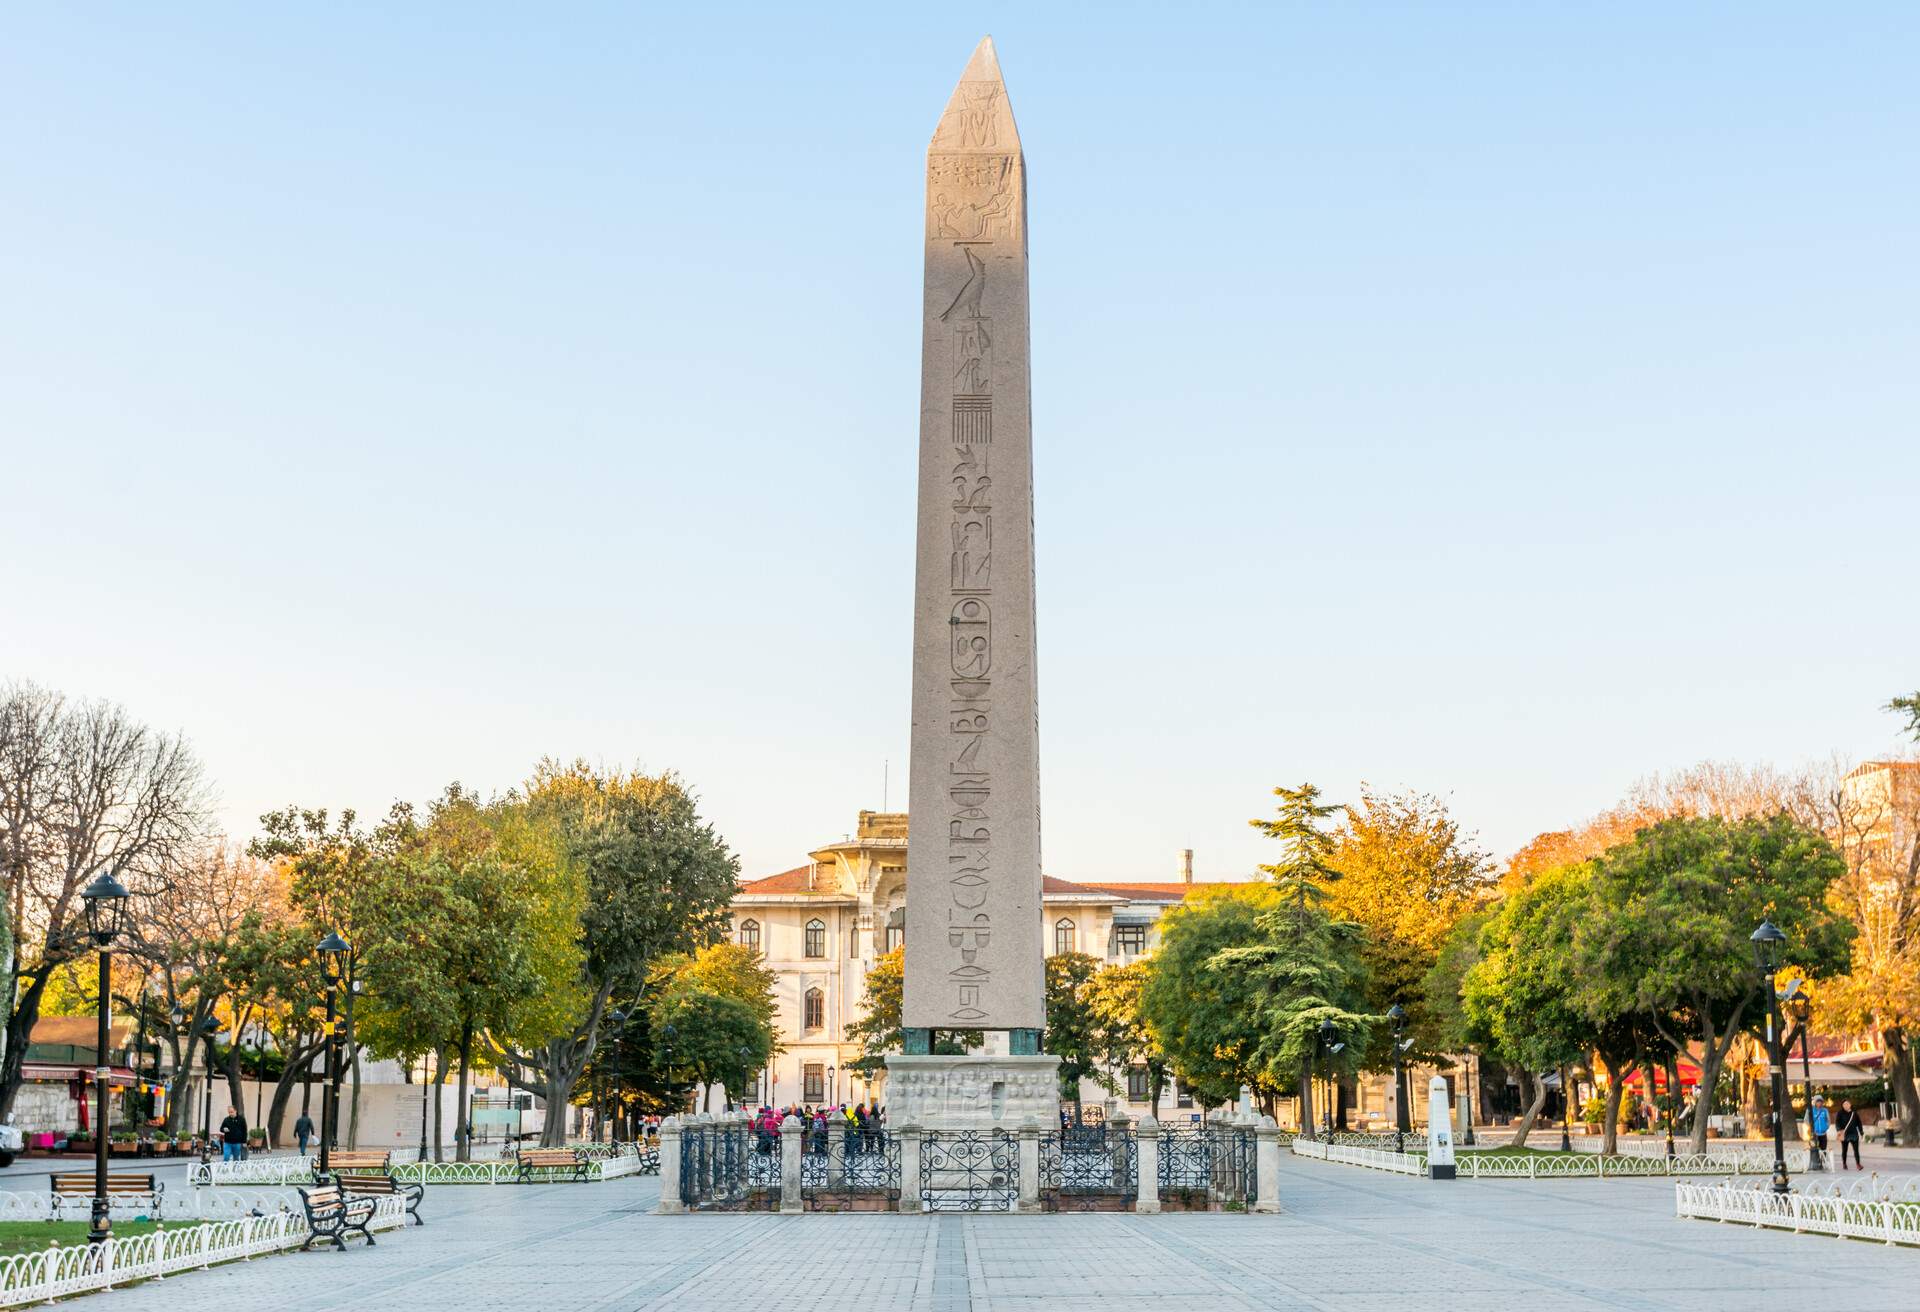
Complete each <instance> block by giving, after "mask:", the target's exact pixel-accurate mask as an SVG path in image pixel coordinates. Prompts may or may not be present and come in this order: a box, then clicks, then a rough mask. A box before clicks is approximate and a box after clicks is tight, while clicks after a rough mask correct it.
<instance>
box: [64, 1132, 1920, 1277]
mask: <svg viewBox="0 0 1920 1312" xmlns="http://www.w3.org/2000/svg"><path fill="white" fill-rule="evenodd" d="M1281 1189H1282V1200H1283V1202H1284V1204H1285V1206H1286V1209H1287V1210H1286V1212H1285V1213H1284V1214H1283V1215H1280V1216H1277V1217H1257V1216H1239V1215H1217V1214H1216V1215H1169V1216H1159V1217H1145V1216H1141V1217H1136V1216H1130V1215H1124V1214H1095V1215H1068V1216H1041V1217H1010V1216H938V1217H901V1216H881V1215H851V1216H792V1217H787V1216H771V1215H765V1214H760V1215H709V1216H690V1217H662V1216H653V1215H651V1214H650V1209H651V1208H652V1206H653V1203H654V1199H655V1196H656V1193H657V1190H658V1184H657V1182H656V1181H654V1180H652V1179H630V1180H620V1181H614V1182H610V1183H608V1184H604V1185H536V1186H529V1187H525V1188H521V1187H518V1186H501V1187H495V1188H483V1187H466V1188H453V1187H445V1188H439V1189H433V1190H430V1191H429V1192H428V1195H427V1209H426V1214H427V1216H428V1217H429V1218H431V1223H430V1224H429V1225H428V1226H426V1227H425V1228H423V1229H416V1230H408V1231H406V1232H404V1233H402V1234H396V1235H392V1236H388V1237H385V1238H382V1240H381V1241H380V1245H379V1247H377V1248H375V1249H372V1250H370V1251H369V1250H366V1249H364V1248H362V1247H360V1246H358V1245H356V1246H355V1247H354V1248H353V1250H352V1251H350V1252H348V1253H346V1254H339V1253H322V1252H313V1253H308V1254H291V1255H287V1256H278V1257H271V1258H262V1259H259V1260H257V1261H254V1262H251V1263H240V1264H235V1265H233V1266H230V1267H225V1268H221V1269H218V1270H214V1271H207V1272H197V1273H194V1274H190V1275H184V1276H177V1277H173V1278H170V1279H168V1280H166V1281H162V1282H158V1283H153V1284H148V1285H144V1286H140V1287H138V1288H134V1289H129V1290H124V1291H115V1292H112V1293H107V1294H98V1295H92V1296H90V1297H89V1299H88V1301H87V1303H86V1306H87V1307H88V1308H89V1309H97V1312H135V1310H137V1309H149V1308H150V1309H155V1310H156V1312H158V1310H160V1309H170V1310H177V1309H178V1308H180V1307H182V1306H193V1305H200V1306H214V1307H222V1308H237V1309H247V1310H248V1312H252V1310H253V1309H285V1310H286V1312H323V1310H324V1309H358V1308H367V1309H372V1308H380V1309H389V1310H390V1309H394V1308H403V1309H406V1310H407V1312H436V1310H438V1309H460V1310H462V1312H471V1309H477V1308H540V1309H552V1310H553V1312H575V1310H578V1312H586V1310H587V1309H617V1310H619V1312H640V1310H641V1309H666V1308H675V1309H690V1310H695V1312H708V1310H709V1309H711V1312H756V1310H757V1309H760V1308H767V1309H779V1310H780V1312H789V1310H791V1312H808V1310H810V1309H820V1310H821V1312H827V1310H828V1309H831V1310H832V1312H845V1310H846V1309H850V1308H851V1309H876V1308H879V1309H884V1308H900V1309H914V1310H919V1309H925V1310H927V1312H975V1310H977V1309H996V1310H997V1312H1123V1310H1124V1312H1134V1309H1137V1308H1138V1307H1139V1306H1140V1305H1141V1303H1142V1301H1143V1300H1150V1299H1168V1298H1171V1299H1177V1300H1186V1301H1187V1302H1188V1305H1191V1306H1197V1307H1207V1308H1246V1309H1256V1308H1257V1309H1261V1310H1262V1312H1272V1310H1274V1309H1291V1308H1382V1309H1397V1308H1408V1309H1447V1308H1472V1309H1476V1312H1496V1310H1498V1309H1506V1308H1513V1309H1521V1308H1524V1309H1528V1312H1538V1310H1539V1309H1543V1308H1548V1309H1562V1308H1615V1309H1620V1308H1632V1309H1667V1308H1672V1309H1686V1310H1687V1312H1712V1310H1714V1309H1722V1308H1725V1309H1736V1308H1737V1309H1742V1310H1743V1312H1749V1310H1751V1309H1754V1308H1757V1307H1760V1306H1763V1305H1766V1304H1769V1303H1777V1304H1781V1305H1786V1304H1791V1303H1794V1302H1796V1301H1803V1300H1805V1299H1807V1298H1811V1297H1820V1298H1821V1299H1822V1301H1821V1302H1820V1303H1819V1304H1818V1306H1845V1307H1847V1308H1849V1309H1852V1310H1855V1312H1880V1310H1884V1312H1893V1310H1894V1309H1900V1310H1902V1312H1906V1310H1908V1309H1911V1308H1913V1307H1914V1305H1915V1303H1914V1299H1915V1294H1914V1290H1915V1289H1916V1288H1920V1252H1916V1251H1912V1250H1908V1249H1888V1248H1884V1247H1881V1246H1878V1245H1871V1244H1863V1243H1857V1242H1855V1243H1849V1242H1846V1241H1842V1240H1838V1239H1826V1238H1814V1237H1810V1236H1803V1235H1793V1234H1782V1233H1774V1232H1765V1233H1762V1232H1756V1231H1752V1230H1748V1229H1744V1228H1740V1227H1734V1226H1724V1225H1714V1224H1710V1223H1706V1222H1698V1221H1678V1220H1675V1219H1674V1218H1673V1216H1672V1208H1673V1191H1672V1185H1671V1184H1670V1183H1668V1182H1667V1181H1664V1180H1609V1181H1605V1182H1601V1181H1597V1180H1564V1181H1551V1182H1548V1181H1539V1182H1524V1181H1514V1182H1510V1183H1503V1182H1496V1181H1484V1180H1481V1181H1472V1182H1464V1181H1463V1182H1460V1183H1458V1184H1455V1185H1453V1186H1446V1185H1440V1184H1429V1183H1427V1182H1425V1181H1419V1180H1409V1179H1402V1178H1399V1177H1394V1176H1386V1175H1379V1174H1375V1173H1372V1172H1368V1171H1362V1170H1357V1169H1354V1168H1351V1167H1343V1166H1335V1165H1325V1164H1321V1163H1317V1162H1302V1161H1298V1160H1296V1159H1293V1158H1287V1159H1285V1161H1284V1163H1283V1167H1282V1179H1281ZM1823 1291H1830V1292H1827V1293H1825V1294H1824V1295H1823Z"/></svg>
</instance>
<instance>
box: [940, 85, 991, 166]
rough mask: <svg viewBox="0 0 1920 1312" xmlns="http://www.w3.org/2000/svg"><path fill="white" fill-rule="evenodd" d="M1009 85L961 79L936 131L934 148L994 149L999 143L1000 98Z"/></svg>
mask: <svg viewBox="0 0 1920 1312" xmlns="http://www.w3.org/2000/svg"><path fill="white" fill-rule="evenodd" d="M1005 94H1006V89H1005V88H1004V87H1002V86H1001V85H1000V84H999V83H998V82H962V83H961V84H960V85H959V87H958V88H956V89H955V92H954V100H955V102H956V103H955V105H954V107H953V108H952V109H949V110H948V111H947V112H946V114H945V116H943V117H942V118H941V120H940V128H939V130H938V131H937V132H935V133H934V134H933V147H932V148H933V149H934V150H941V149H946V150H992V149H993V148H994V147H995V146H998V145H999V144H1000V114H1001V101H1002V99H1003V97H1004V96H1005Z"/></svg>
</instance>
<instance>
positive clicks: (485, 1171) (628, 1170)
mask: <svg viewBox="0 0 1920 1312" xmlns="http://www.w3.org/2000/svg"><path fill="white" fill-rule="evenodd" d="M589 1156H590V1157H592V1158H593V1160H592V1161H591V1162H589V1164H588V1170H589V1174H591V1175H592V1176H593V1178H595V1179H599V1180H611V1179H613V1178H615V1177H616V1176H622V1175H632V1174H634V1173H635V1172H636V1171H638V1170H640V1165H641V1155H640V1149H639V1147H638V1146H637V1145H634V1144H621V1145H620V1147H619V1149H618V1151H617V1152H616V1151H615V1150H614V1149H613V1148H611V1147H609V1146H607V1145H598V1147H597V1150H596V1151H593V1152H590V1153H589ZM319 1160H320V1159H319V1157H318V1156H317V1155H316V1154H313V1153H309V1154H308V1155H307V1156H305V1157H301V1156H299V1155H298V1154H288V1155H286V1156H281V1157H254V1158H249V1159H248V1160H246V1161H244V1162H209V1163H207V1165H205V1166H202V1165H200V1164H199V1163H198V1162H195V1163H194V1164H193V1165H192V1166H191V1167H189V1168H188V1170H187V1183H188V1184H193V1185H209V1184H211V1185H236V1184H278V1185H289V1184H312V1183H313V1172H314V1169H315V1167H316V1166H317V1165H318V1163H319ZM388 1170H389V1173H390V1174H391V1175H392V1176H393V1178H394V1179H396V1180H399V1181H401V1182H402V1183H406V1184H511V1183H513V1182H514V1181H515V1180H517V1179H518V1178H519V1175H520V1167H519V1164H518V1163H517V1162H516V1161H514V1160H513V1159H512V1158H507V1159H505V1160H500V1159H493V1158H490V1159H488V1160H486V1161H480V1162H417V1161H399V1160H396V1161H395V1162H394V1164H393V1165H392V1166H391V1167H389V1168H388Z"/></svg>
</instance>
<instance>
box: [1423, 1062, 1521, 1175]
mask: <svg viewBox="0 0 1920 1312" xmlns="http://www.w3.org/2000/svg"><path fill="white" fill-rule="evenodd" d="M1527 1170H1528V1172H1529V1173H1531V1172H1532V1170H1533V1158H1531V1157H1529V1158H1527ZM1427 1178H1428V1179H1429V1180H1451V1179H1453V1178H1454V1173H1453V1118H1452V1117H1450V1116H1448V1115H1447V1082H1446V1081H1445V1080H1444V1079H1442V1078H1440V1077H1439V1076H1438V1075H1436V1076H1434V1077H1433V1079H1431V1080H1430V1081H1428V1082H1427Z"/></svg>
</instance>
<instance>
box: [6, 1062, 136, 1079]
mask: <svg viewBox="0 0 1920 1312" xmlns="http://www.w3.org/2000/svg"><path fill="white" fill-rule="evenodd" d="M20 1075H21V1078H22V1079H28V1080H60V1081H71V1080H77V1079H81V1078H83V1077H84V1078H85V1079H86V1080H87V1081H88V1082H89V1083H91V1082H92V1080H93V1067H91V1066H82V1065H80V1064H79V1063H78V1062H71V1061H30V1062H26V1063H24V1064H23V1065H22V1066H21V1067H20ZM136 1078H138V1077H136V1076H135V1075H134V1073H133V1071H132V1070H130V1069H128V1068H127V1067H125V1066H111V1067H108V1075H107V1083H109V1084H113V1085H128V1084H132V1083H133V1082H134V1080H135V1079H136Z"/></svg>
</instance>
